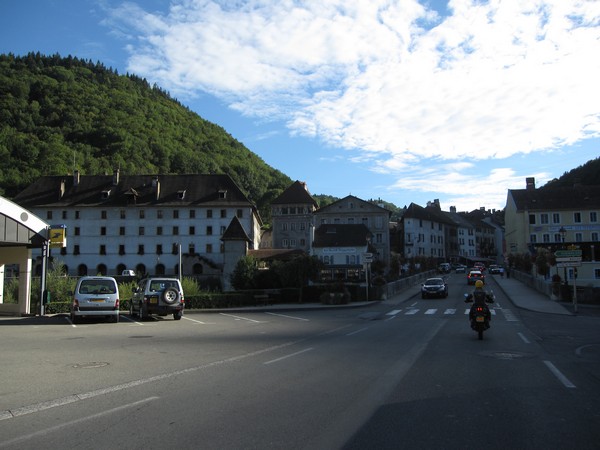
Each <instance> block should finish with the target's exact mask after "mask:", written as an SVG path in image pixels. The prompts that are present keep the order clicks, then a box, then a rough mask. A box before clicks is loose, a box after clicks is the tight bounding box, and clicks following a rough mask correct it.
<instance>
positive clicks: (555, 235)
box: [504, 178, 600, 286]
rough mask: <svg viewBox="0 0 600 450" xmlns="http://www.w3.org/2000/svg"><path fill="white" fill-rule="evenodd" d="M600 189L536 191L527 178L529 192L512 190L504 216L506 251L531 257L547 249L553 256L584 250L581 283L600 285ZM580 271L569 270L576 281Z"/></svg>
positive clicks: (576, 186) (577, 187) (557, 188)
mask: <svg viewBox="0 0 600 450" xmlns="http://www.w3.org/2000/svg"><path fill="white" fill-rule="evenodd" d="M599 215H600V186H598V185H596V186H584V185H581V184H576V185H574V186H570V187H544V188H541V189H536V186H535V178H527V179H526V184H525V189H510V190H509V191H508V194H507V199H506V207H505V212H504V221H505V240H506V251H507V252H508V254H511V253H512V254H524V253H529V254H531V255H535V253H536V250H537V249H538V248H540V247H543V248H545V249H547V250H549V251H550V252H555V251H556V250H561V249H566V248H568V247H574V248H576V249H579V250H581V254H582V263H581V266H580V267H578V268H577V269H578V279H579V281H578V283H582V285H583V284H585V283H590V284H593V285H595V286H598V285H599V284H600V253H599V247H600V222H599V220H598V217H599ZM575 269H576V267H568V268H567V269H566V273H567V277H568V278H569V279H573V278H574V276H575Z"/></svg>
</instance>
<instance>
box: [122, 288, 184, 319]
mask: <svg viewBox="0 0 600 450" xmlns="http://www.w3.org/2000/svg"><path fill="white" fill-rule="evenodd" d="M184 307H185V303H184V298H183V288H182V287H181V283H180V282H179V280H178V279H177V278H145V279H143V280H141V281H140V282H139V284H138V287H136V288H135V289H134V290H133V297H132V299H131V304H130V305H129V313H130V314H131V315H132V316H133V315H137V316H138V317H139V318H140V319H142V320H143V319H147V318H148V316H149V315H150V314H157V315H159V316H163V317H164V316H166V315H168V314H173V319H175V320H179V319H181V316H182V315H183V309H184Z"/></svg>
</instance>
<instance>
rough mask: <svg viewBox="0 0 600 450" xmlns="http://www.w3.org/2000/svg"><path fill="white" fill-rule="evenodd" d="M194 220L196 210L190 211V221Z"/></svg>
mask: <svg viewBox="0 0 600 450" xmlns="http://www.w3.org/2000/svg"><path fill="white" fill-rule="evenodd" d="M195 218H196V210H195V209H190V219H195Z"/></svg>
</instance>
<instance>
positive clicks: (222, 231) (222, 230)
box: [221, 226, 227, 236]
mask: <svg viewBox="0 0 600 450" xmlns="http://www.w3.org/2000/svg"><path fill="white" fill-rule="evenodd" d="M226 230H227V228H226V227H224V226H221V236H223V235H224V234H225V231H226Z"/></svg>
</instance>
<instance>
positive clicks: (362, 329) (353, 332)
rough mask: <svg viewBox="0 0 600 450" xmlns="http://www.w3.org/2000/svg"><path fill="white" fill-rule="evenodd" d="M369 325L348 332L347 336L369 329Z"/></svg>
mask: <svg viewBox="0 0 600 450" xmlns="http://www.w3.org/2000/svg"><path fill="white" fill-rule="evenodd" d="M368 329H369V327H365V328H361V329H360V330H356V331H352V332H350V333H348V334H347V335H346V336H354V335H355V334H358V333H362V332H363V331H365V330H368Z"/></svg>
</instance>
